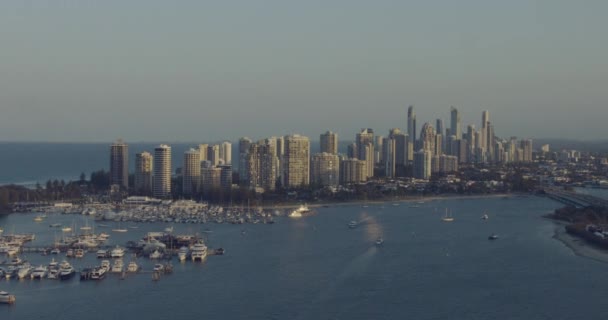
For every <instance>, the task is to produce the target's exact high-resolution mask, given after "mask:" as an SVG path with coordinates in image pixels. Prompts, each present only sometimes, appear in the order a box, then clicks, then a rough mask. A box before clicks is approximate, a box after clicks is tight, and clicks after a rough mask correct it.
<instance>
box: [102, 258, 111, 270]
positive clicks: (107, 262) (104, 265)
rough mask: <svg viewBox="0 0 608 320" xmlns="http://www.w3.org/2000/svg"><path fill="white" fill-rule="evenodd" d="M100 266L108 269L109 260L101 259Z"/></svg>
mask: <svg viewBox="0 0 608 320" xmlns="http://www.w3.org/2000/svg"><path fill="white" fill-rule="evenodd" d="M101 268H103V269H105V270H106V271H110V260H102V261H101Z"/></svg>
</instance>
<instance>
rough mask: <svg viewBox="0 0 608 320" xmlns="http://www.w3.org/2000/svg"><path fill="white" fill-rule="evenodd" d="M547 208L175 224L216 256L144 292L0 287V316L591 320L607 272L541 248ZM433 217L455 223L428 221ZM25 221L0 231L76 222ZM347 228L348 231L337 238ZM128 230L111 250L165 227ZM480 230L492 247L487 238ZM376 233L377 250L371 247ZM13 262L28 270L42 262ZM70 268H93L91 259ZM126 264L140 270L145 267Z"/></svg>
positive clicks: (545, 203)
mask: <svg viewBox="0 0 608 320" xmlns="http://www.w3.org/2000/svg"><path fill="white" fill-rule="evenodd" d="M559 206H560V204H558V203H556V202H553V201H551V200H547V199H543V198H537V197H517V196H516V197H509V198H504V197H494V198H477V199H473V198H469V199H447V200H435V201H426V202H425V203H424V204H420V207H419V208H412V207H410V204H408V203H405V202H404V203H400V204H399V205H395V204H393V203H385V204H370V205H369V207H366V208H364V207H362V206H360V205H347V206H332V207H328V208H317V209H316V213H315V214H314V215H313V216H309V217H305V218H302V219H291V218H279V219H277V223H275V224H274V225H263V224H258V225H229V224H204V225H203V224H200V225H199V224H177V225H175V232H176V233H195V232H203V231H204V230H206V229H209V230H210V231H211V232H208V233H206V234H207V244H208V245H209V246H210V247H212V248H214V247H215V248H217V247H223V248H225V249H226V254H225V255H224V256H209V257H208V258H207V260H206V261H205V262H203V263H192V262H186V263H179V262H178V261H176V260H174V261H173V265H174V266H175V270H174V273H173V274H171V275H166V276H162V278H161V279H160V281H157V282H155V281H152V278H151V275H150V274H149V273H141V274H137V275H130V276H127V278H126V279H124V280H120V279H119V277H118V276H115V275H110V276H109V277H108V278H106V279H105V280H103V281H101V282H91V281H86V282H80V281H79V280H78V279H77V278H74V279H72V280H69V281H63V282H62V281H55V280H29V279H28V280H21V281H19V280H10V281H7V280H0V290H6V291H9V292H11V293H13V294H15V295H16V296H17V303H16V305H14V306H6V305H0V319H3V320H4V319H19V320H21V319H62V320H65V319H90V320H93V319H104V320H107V319H126V318H134V319H147V320H152V319H600V318H603V317H604V316H605V310H606V308H605V301H606V289H605V288H606V285H607V284H608V272H606V268H607V267H608V266H607V265H606V264H605V263H602V262H598V261H595V260H592V259H588V258H584V257H580V256H577V255H575V254H574V253H573V252H572V250H571V249H569V248H568V247H566V246H565V245H563V244H562V243H561V242H559V241H557V240H555V239H554V238H552V236H553V234H554V230H555V228H557V227H558V226H557V225H556V224H555V223H554V222H552V221H550V220H546V219H543V218H542V217H541V215H543V214H546V213H548V212H550V211H552V210H554V209H555V208H557V207H559ZM444 208H450V210H451V211H452V213H453V216H454V217H455V221H453V222H450V223H448V222H442V221H441V217H442V215H443V213H444V210H445V209H444ZM484 212H487V214H488V215H489V219H488V220H485V221H484V220H482V219H480V217H481V215H482V214H483V213H484ZM34 217H35V214H33V213H32V214H11V215H7V216H0V226H2V227H3V228H4V229H5V232H17V233H19V232H21V233H25V232H35V233H36V235H37V237H36V240H35V242H34V243H33V244H32V245H46V244H48V243H51V242H52V241H53V239H54V238H55V237H57V236H58V235H57V231H58V230H56V229H55V228H50V227H49V224H51V223H62V224H72V223H76V224H78V225H84V224H85V223H86V221H85V220H84V217H83V216H80V215H49V217H48V218H46V219H45V221H44V222H40V223H35V222H33V218H34ZM351 220H357V221H360V225H359V227H357V228H355V229H349V228H348V226H347V224H348V222H349V221H351ZM94 223H95V222H94V221H89V224H94ZM123 224H124V223H123ZM137 226H138V227H139V228H138V229H129V232H127V233H124V234H116V233H113V234H112V236H111V238H110V240H109V241H110V243H111V244H120V245H124V244H125V242H126V241H128V240H137V239H139V238H141V237H142V236H143V235H144V234H145V232H147V231H161V230H163V229H164V228H165V227H167V226H168V225H167V224H164V223H156V224H137ZM112 227H113V226H110V227H109V228H106V229H111V228H112ZM96 229H97V231H98V232H99V231H101V230H103V229H104V228H101V227H99V226H97V227H96ZM106 232H110V231H109V230H107V231H106ZM110 233H111V232H110ZM492 233H496V234H498V235H499V237H500V238H499V239H498V240H495V241H490V240H488V236H489V235H490V234H492ZM379 236H382V237H383V238H384V240H385V242H384V244H383V245H382V246H376V245H375V243H374V242H375V240H376V239H377V237H379ZM26 258H27V259H28V260H30V261H31V262H32V264H34V265H38V264H47V263H48V262H49V261H50V259H51V256H42V255H39V254H28V255H27V256H26ZM57 258H63V257H57ZM1 259H2V257H0V260H1ZM126 260H127V261H128V259H126ZM71 261H72V263H73V265H75V266H76V267H83V266H89V265H94V264H98V263H99V261H98V260H97V259H96V258H95V257H94V255H93V254H88V255H87V256H86V257H85V258H84V259H81V260H79V259H72V260H71ZM138 262H139V263H140V264H142V265H143V266H144V269H147V270H150V269H151V266H152V262H150V261H149V260H148V259H145V258H140V259H138Z"/></svg>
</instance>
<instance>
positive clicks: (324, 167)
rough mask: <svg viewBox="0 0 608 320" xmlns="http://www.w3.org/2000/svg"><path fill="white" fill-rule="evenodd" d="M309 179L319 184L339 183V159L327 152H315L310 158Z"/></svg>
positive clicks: (332, 184)
mask: <svg viewBox="0 0 608 320" xmlns="http://www.w3.org/2000/svg"><path fill="white" fill-rule="evenodd" d="M310 169H311V170H310V172H311V179H312V182H313V183H314V184H317V185H319V186H337V185H338V184H339V183H340V159H339V158H338V155H336V154H331V153H327V152H323V153H316V154H314V155H313V156H312V159H311V168H310Z"/></svg>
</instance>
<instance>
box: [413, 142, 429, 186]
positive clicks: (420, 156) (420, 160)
mask: <svg viewBox="0 0 608 320" xmlns="http://www.w3.org/2000/svg"><path fill="white" fill-rule="evenodd" d="M432 157H433V156H432V154H431V151H429V150H424V149H421V150H420V151H418V152H416V153H414V178H416V179H425V180H427V179H429V178H430V177H431V169H432V167H431V164H432V163H431V161H432Z"/></svg>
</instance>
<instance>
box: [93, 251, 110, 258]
mask: <svg viewBox="0 0 608 320" xmlns="http://www.w3.org/2000/svg"><path fill="white" fill-rule="evenodd" d="M96 254H97V259H103V258H107V257H108V250H103V249H100V250H97V253H96Z"/></svg>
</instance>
